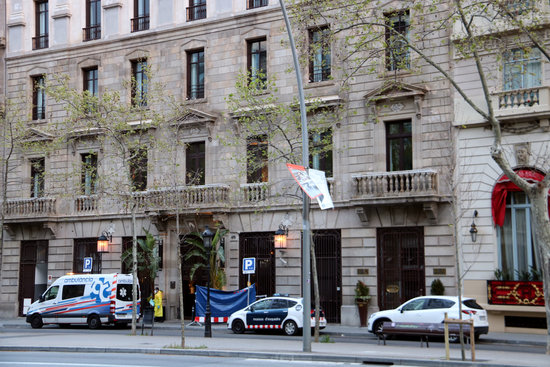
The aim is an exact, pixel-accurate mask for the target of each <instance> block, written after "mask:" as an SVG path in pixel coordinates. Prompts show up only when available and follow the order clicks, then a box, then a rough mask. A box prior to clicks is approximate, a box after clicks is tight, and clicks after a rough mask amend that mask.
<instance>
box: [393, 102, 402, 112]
mask: <svg viewBox="0 0 550 367" xmlns="http://www.w3.org/2000/svg"><path fill="white" fill-rule="evenodd" d="M390 108H391V110H392V111H393V112H399V111H401V110H403V108H405V105H404V104H403V103H394V104H392V105H391V107H390Z"/></svg>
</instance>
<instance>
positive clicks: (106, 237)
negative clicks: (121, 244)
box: [97, 227, 115, 253]
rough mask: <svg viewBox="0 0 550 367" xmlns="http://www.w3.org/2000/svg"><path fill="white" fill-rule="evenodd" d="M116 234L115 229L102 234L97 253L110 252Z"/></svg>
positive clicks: (110, 228)
mask: <svg viewBox="0 0 550 367" xmlns="http://www.w3.org/2000/svg"><path fill="white" fill-rule="evenodd" d="M114 232H115V230H114V229H113V227H109V229H107V230H105V231H103V232H102V233H101V236H99V238H98V239H97V252H99V253H104V252H109V244H110V243H111V241H112V239H113V233H114Z"/></svg>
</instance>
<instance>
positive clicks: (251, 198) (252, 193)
mask: <svg viewBox="0 0 550 367" xmlns="http://www.w3.org/2000/svg"><path fill="white" fill-rule="evenodd" d="M241 193H242V200H243V202H244V203H248V204H253V203H259V202H262V201H266V200H268V199H269V196H270V188H269V184H268V183H267V182H258V183H248V184H242V185H241Z"/></svg>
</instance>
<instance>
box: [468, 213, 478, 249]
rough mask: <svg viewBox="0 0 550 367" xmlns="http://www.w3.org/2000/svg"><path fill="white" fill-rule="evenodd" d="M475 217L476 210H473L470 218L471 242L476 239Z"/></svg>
mask: <svg viewBox="0 0 550 367" xmlns="http://www.w3.org/2000/svg"><path fill="white" fill-rule="evenodd" d="M476 218H477V210H474V218H473V219H472V225H471V226H470V235H471V236H472V242H476V241H477V227H476V222H475V219H476Z"/></svg>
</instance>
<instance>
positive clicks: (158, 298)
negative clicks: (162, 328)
mask: <svg viewBox="0 0 550 367" xmlns="http://www.w3.org/2000/svg"><path fill="white" fill-rule="evenodd" d="M162 296H163V294H162V291H161V290H159V287H156V288H155V298H154V302H155V321H157V322H162V321H164V317H163V313H162Z"/></svg>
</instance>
